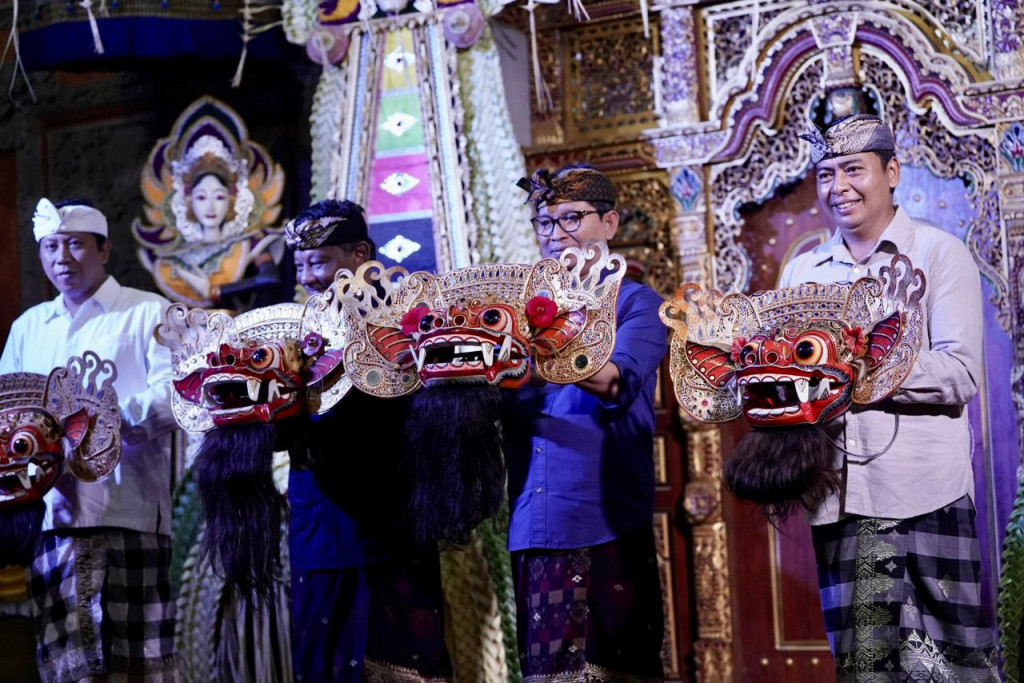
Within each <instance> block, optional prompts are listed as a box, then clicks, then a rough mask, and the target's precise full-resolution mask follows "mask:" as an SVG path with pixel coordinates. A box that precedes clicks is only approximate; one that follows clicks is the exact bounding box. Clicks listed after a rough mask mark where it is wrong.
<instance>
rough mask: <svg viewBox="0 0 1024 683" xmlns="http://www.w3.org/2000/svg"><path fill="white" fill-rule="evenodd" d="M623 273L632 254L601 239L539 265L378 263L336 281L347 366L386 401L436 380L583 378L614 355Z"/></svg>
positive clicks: (509, 382)
mask: <svg viewBox="0 0 1024 683" xmlns="http://www.w3.org/2000/svg"><path fill="white" fill-rule="evenodd" d="M624 275H625V261H624V259H623V258H622V257H621V256H619V255H617V254H609V253H608V249H607V247H605V246H604V245H602V244H600V243H596V242H594V243H590V244H587V245H585V246H584V247H583V248H582V249H567V250H566V251H565V252H563V253H562V255H561V256H560V258H559V259H558V260H555V259H544V260H542V261H540V262H538V263H536V264H535V265H523V264H500V263H499V264H488V265H481V266H470V267H467V268H460V269H458V270H454V271H451V272H449V273H445V274H443V275H433V274H430V273H426V272H416V273H412V274H409V273H408V272H407V271H405V270H404V269H402V268H399V267H393V268H388V269H385V268H384V266H383V265H382V264H380V263H378V262H376V261H370V262H367V263H364V264H363V265H362V266H360V268H359V270H358V271H357V272H356V273H355V274H351V273H348V272H347V271H342V272H340V273H339V275H338V277H337V278H336V279H335V290H336V292H337V295H338V298H339V300H340V301H341V303H342V305H343V308H344V311H345V312H344V320H345V323H344V324H345V326H346V330H347V335H346V336H347V337H348V339H349V340H350V343H349V345H348V347H347V348H346V350H345V365H346V367H347V368H348V372H349V375H350V377H351V379H352V382H353V383H354V384H355V385H356V386H357V387H359V389H361V390H362V391H365V392H366V393H369V394H372V395H375V396H380V397H393V396H401V395H403V394H407V393H410V392H412V391H414V390H416V389H417V388H419V387H421V386H423V385H425V384H434V383H479V384H489V385H492V386H500V387H510V388H515V387H521V386H523V385H524V384H525V383H526V382H527V381H528V380H529V379H530V374H531V372H533V371H536V372H537V373H538V374H539V375H540V376H541V377H542V378H543V379H545V380H546V381H548V382H553V383H557V384H569V383H572V382H578V381H580V380H582V379H586V378H587V377H590V376H591V375H593V374H594V373H595V372H597V371H598V370H600V369H601V367H602V366H603V365H604V364H605V363H606V362H607V361H608V359H609V358H610V357H611V352H612V349H613V347H614V345H615V302H616V297H617V296H618V290H619V284H620V283H621V280H622V277H623V276H624Z"/></svg>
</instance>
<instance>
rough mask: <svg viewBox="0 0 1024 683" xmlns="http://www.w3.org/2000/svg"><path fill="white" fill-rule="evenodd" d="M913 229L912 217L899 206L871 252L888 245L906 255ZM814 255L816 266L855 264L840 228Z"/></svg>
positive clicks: (817, 248)
mask: <svg viewBox="0 0 1024 683" xmlns="http://www.w3.org/2000/svg"><path fill="white" fill-rule="evenodd" d="M912 229H913V223H912V221H911V220H910V216H908V215H907V212H906V211H904V210H903V207H901V206H897V207H896V214H895V215H894V216H893V217H892V220H890V221H889V225H887V226H885V230H883V231H882V234H881V235H879V236H878V242H877V244H875V248H874V249H872V250H871V253H872V254H874V253H875V252H878V251H880V250H882V249H883V248H884V247H885V246H886V245H888V244H891V245H892V246H893V247H895V249H896V251H897V252H902V253H905V252H906V250H907V248H908V247H909V246H910V233H911V230H912ZM814 254H815V255H816V256H817V260H816V261H815V262H814V265H815V266H820V265H821V264H823V263H825V262H827V261H829V260H833V261H840V262H842V263H853V256H851V255H850V250H849V249H847V248H846V244H845V243H844V242H843V235H842V232H841V231H840V230H839V229H838V228H836V229H835V230H834V231H833V232H832V236H831V237H830V238H829V239H827V240H825V241H824V242H823V243H821V244H820V245H818V246H817V247H815V248H814Z"/></svg>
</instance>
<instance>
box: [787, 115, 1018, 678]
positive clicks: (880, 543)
mask: <svg viewBox="0 0 1024 683" xmlns="http://www.w3.org/2000/svg"><path fill="white" fill-rule="evenodd" d="M805 138H806V139H808V140H809V141H810V142H811V144H812V153H811V156H812V161H813V162H814V165H815V170H814V172H815V176H816V178H817V190H818V200H819V202H820V204H821V207H822V211H823V214H824V215H825V216H826V217H827V218H828V219H829V220H830V221H831V222H832V224H833V227H834V228H835V233H834V235H833V236H832V238H831V239H830V240H828V241H827V242H825V243H824V244H822V245H820V246H818V247H817V248H815V249H814V250H813V251H810V252H807V253H805V254H802V255H800V256H799V257H797V258H796V259H794V260H793V261H792V262H791V263H789V265H788V266H787V267H786V269H785V271H784V272H783V275H782V280H781V282H780V285H781V286H791V285H795V284H799V283H803V282H842V281H853V280H856V279H858V278H860V277H863V276H866V275H869V274H877V273H878V270H879V269H880V268H881V267H882V266H885V265H887V264H889V262H890V261H891V260H892V257H893V255H894V254H896V253H900V254H905V255H906V256H908V257H909V258H910V260H911V261H912V262H913V264H914V266H915V267H917V268H920V269H921V270H923V271H924V273H925V277H926V278H927V283H928V287H927V291H926V295H925V300H924V305H925V318H926V329H925V334H924V340H923V343H922V349H921V353H920V355H919V356H918V360H917V362H916V363H915V365H914V367H913V369H912V370H911V372H910V374H909V375H908V377H907V378H906V380H905V381H904V382H903V384H902V385H901V387H900V390H899V391H898V393H897V394H896V395H895V396H894V397H893V398H892V399H890V400H888V401H884V402H882V403H880V404H875V405H872V406H870V407H854V408H853V409H852V410H850V411H849V412H847V413H846V414H845V415H843V416H842V417H840V418H837V420H836V421H835V422H833V423H832V424H831V425H830V426H829V431H830V432H831V433H834V434H835V435H836V442H837V444H838V446H839V447H840V448H838V449H837V451H836V467H837V469H838V470H839V472H840V474H841V483H840V487H839V490H838V491H837V492H835V493H834V494H832V495H829V496H828V497H827V498H826V499H825V501H824V502H822V504H821V505H820V506H818V507H817V509H815V510H810V511H809V514H808V517H809V520H810V522H811V524H812V525H813V526H812V535H813V538H814V547H815V554H816V556H817V560H818V576H819V582H820V586H821V601H822V609H823V612H824V616H825V626H826V629H827V631H828V635H829V643H830V645H831V648H832V652H833V654H834V655H835V659H836V670H837V673H838V677H839V680H841V681H842V680H861V677H862V676H863V675H865V674H866V675H868V676H870V677H871V680H894V681H904V680H929V681H998V680H999V678H998V673H997V670H996V668H995V637H994V633H993V630H992V628H991V626H990V624H989V623H988V619H987V617H986V616H985V615H984V613H983V612H982V610H981V608H980V602H981V590H980V581H979V567H980V554H979V550H978V540H977V534H976V531H975V527H974V505H973V503H972V501H971V496H972V495H973V491H974V482H973V477H972V472H971V453H970V435H969V429H968V418H967V403H968V402H969V401H970V400H971V398H972V397H973V396H974V395H975V394H976V393H977V391H978V379H979V377H980V372H981V370H980V366H979V356H980V353H981V343H982V340H981V330H982V319H981V283H980V278H979V275H978V270H977V268H976V267H975V265H974V262H973V260H972V258H971V255H970V253H969V252H968V250H967V248H966V247H965V246H964V245H963V243H961V242H960V241H959V240H957V239H956V238H955V237H953V236H952V235H950V234H948V233H945V232H943V231H942V230H940V229H938V228H935V227H932V226H928V225H925V224H922V223H918V222H916V221H914V220H912V219H911V218H910V217H909V216H908V215H907V214H906V213H905V212H904V211H903V209H901V208H898V207H896V206H894V204H893V197H892V193H893V190H894V189H895V188H896V186H897V184H898V183H899V180H900V163H899V161H898V160H897V159H896V157H895V140H894V138H893V135H892V131H891V130H890V129H889V127H888V126H887V125H886V124H885V123H883V122H882V121H881V120H880V119H878V118H877V117H874V116H865V115H858V116H853V117H849V118H846V119H842V120H840V121H838V122H837V123H835V124H833V125H832V126H831V127H829V128H828V130H826V131H824V132H823V133H816V134H812V135H809V136H805ZM890 440H891V441H892V444H891V446H889V447H888V448H886V446H887V444H889V442H890ZM883 451H884V452H883ZM879 453H881V455H877V454H879Z"/></svg>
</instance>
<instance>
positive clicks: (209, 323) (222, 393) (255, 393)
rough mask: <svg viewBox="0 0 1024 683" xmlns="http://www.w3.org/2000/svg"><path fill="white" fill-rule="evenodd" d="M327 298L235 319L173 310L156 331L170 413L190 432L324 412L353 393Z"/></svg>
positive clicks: (178, 306) (181, 308)
mask: <svg viewBox="0 0 1024 683" xmlns="http://www.w3.org/2000/svg"><path fill="white" fill-rule="evenodd" d="M332 300H333V297H332V295H331V294H330V293H327V294H326V295H317V296H314V297H311V298H310V299H309V300H308V301H307V302H306V303H305V304H304V305H302V304H296V303H286V304H277V305H274V306H267V307H265V308H257V309H254V310H252V311H247V312H245V313H242V314H239V315H237V316H235V317H231V316H229V315H227V314H226V313H209V312H207V311H205V310H203V309H188V308H187V307H185V306H183V305H182V304H174V305H172V306H170V307H169V308H168V309H167V311H166V312H165V314H164V322H163V323H162V324H161V325H159V326H158V327H157V329H156V331H155V335H156V339H157V341H158V342H159V343H160V344H163V345H164V346H166V347H168V348H169V349H170V350H171V366H172V371H173V374H174V381H173V383H174V389H175V391H174V394H173V396H172V404H171V405H172V408H173V410H174V416H175V418H176V419H177V421H178V424H179V425H180V426H181V427H182V428H183V429H185V430H187V431H190V432H204V431H208V430H210V429H213V428H214V427H225V426H232V425H240V424H251V423H266V422H273V421H277V420H283V419H285V418H288V417H293V416H295V415H298V414H300V413H302V412H303V411H304V410H308V411H309V412H312V413H316V414H322V413H324V412H326V411H327V410H329V409H330V408H331V407H332V406H334V405H335V404H336V403H337V402H338V401H339V400H341V398H342V397H343V396H344V395H345V393H346V392H347V391H348V389H349V388H350V387H351V383H350V382H348V381H347V380H346V377H345V374H344V372H343V370H342V369H341V358H342V351H343V349H344V347H345V342H344V337H343V336H342V335H341V334H340V329H339V324H338V319H339V311H338V309H337V308H336V307H335V306H332Z"/></svg>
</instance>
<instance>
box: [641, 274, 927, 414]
mask: <svg viewBox="0 0 1024 683" xmlns="http://www.w3.org/2000/svg"><path fill="white" fill-rule="evenodd" d="M924 291H925V278H924V274H923V273H922V272H921V271H920V270H917V269H914V268H913V266H912V265H911V263H910V261H909V259H907V258H906V257H905V256H902V255H898V256H896V257H894V258H893V260H892V263H891V265H889V266H885V267H883V268H882V269H881V271H880V272H879V274H878V277H865V278H861V279H859V280H857V281H856V282H853V283H834V284H814V283H810V284H802V285H798V286H795V287H786V288H781V289H775V290H770V291H765V292H757V293H756V294H753V295H750V296H747V295H744V294H738V293H737V294H730V295H728V296H723V295H722V294H721V293H719V292H717V291H715V290H710V291H708V290H705V289H703V288H702V287H700V286H699V285H695V284H684V285H682V286H681V287H680V288H679V289H678V291H677V292H676V296H675V298H674V299H673V300H672V301H669V302H666V303H665V304H663V305H662V307H661V318H662V320H663V321H664V322H665V324H666V325H668V326H669V327H670V328H671V329H672V330H673V334H672V344H671V361H670V370H671V374H672V380H673V382H674V384H675V390H676V395H677V396H678V398H679V402H680V404H681V405H682V406H683V408H684V409H685V410H686V412H688V413H689V414H690V415H692V416H693V417H694V418H695V419H697V420H699V421H701V422H728V421H731V420H735V419H736V418H738V417H740V415H745V416H746V418H747V421H748V422H749V423H750V424H751V426H753V427H756V428H771V427H792V426H797V425H807V424H820V423H822V422H825V421H827V420H831V419H832V418H835V417H837V416H838V415H841V414H842V413H843V412H845V411H846V410H847V409H849V408H850V406H851V405H852V404H855V403H856V404H868V403H875V402H877V401H881V400H882V399H884V398H887V397H889V396H891V395H892V394H893V393H895V392H896V390H897V389H898V388H899V386H900V384H901V383H902V382H903V380H904V379H905V378H906V376H907V374H908V373H909V372H910V368H911V366H912V365H913V364H914V361H915V360H916V358H917V354H918V351H919V349H920V347H921V340H922V334H923V325H924V319H923V309H922V306H921V298H922V297H923V295H924Z"/></svg>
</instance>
